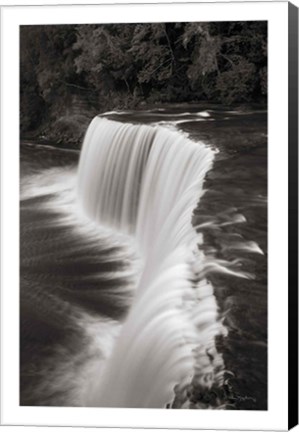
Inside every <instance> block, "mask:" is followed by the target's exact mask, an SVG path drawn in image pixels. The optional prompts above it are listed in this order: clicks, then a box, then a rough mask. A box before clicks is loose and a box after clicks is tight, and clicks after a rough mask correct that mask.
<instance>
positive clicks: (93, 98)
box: [20, 21, 267, 143]
mask: <svg viewBox="0 0 299 432" xmlns="http://www.w3.org/2000/svg"><path fill="white" fill-rule="evenodd" d="M204 101H206V102H207V103H216V104H221V105H225V106H229V107H233V106H236V105H242V106H243V105H248V104H262V105H265V104H266V102H267V22H266V21H242V22H238V21H235V22H232V21H230V22H189V23H153V24H147V23H145V24H105V25H104V24H95V25H93V24H88V25H86V24H85V25H43V26H40V25H35V26H21V27H20V133H21V138H28V137H30V138H38V139H40V140H43V139H46V140H48V141H54V142H56V143H62V142H63V143H78V142H79V141H80V140H81V139H82V136H83V134H84V131H85V129H86V127H87V125H88V123H89V121H90V119H91V118H92V117H93V116H94V115H96V114H97V113H100V112H103V111H108V110H123V109H137V108H143V107H144V106H146V107H152V106H163V104H172V103H176V104H177V103H190V104H191V103H198V102H204Z"/></svg>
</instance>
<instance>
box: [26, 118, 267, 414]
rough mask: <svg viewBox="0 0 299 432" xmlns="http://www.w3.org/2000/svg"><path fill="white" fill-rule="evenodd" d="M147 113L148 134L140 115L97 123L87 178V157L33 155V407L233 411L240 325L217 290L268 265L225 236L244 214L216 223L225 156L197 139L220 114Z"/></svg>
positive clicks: (31, 151) (253, 245)
mask: <svg viewBox="0 0 299 432" xmlns="http://www.w3.org/2000/svg"><path fill="white" fill-rule="evenodd" d="M139 114H140V116H139V121H141V122H142V123H144V124H140V123H138V122H137V123H138V124H135V125H133V124H131V122H129V120H130V119H128V117H131V120H132V118H133V119H134V120H136V115H135V116H134V115H133V116H132V114H131V113H123V114H119V113H109V114H108V115H106V116H104V117H96V118H95V119H94V120H93V121H92V122H91V125H90V126H89V128H88V131H87V133H86V137H85V140H84V144H83V148H82V151H81V156H80V161H79V168H78V169H77V167H76V165H77V158H78V154H77V153H76V151H71V150H69V151H66V150H65V151H61V150H58V149H55V148H53V147H48V148H46V147H43V146H36V145H28V144H27V145H26V144H23V150H22V164H21V166H22V167H23V174H22V181H21V253H22V257H21V277H22V285H21V295H22V302H21V305H22V313H21V319H22V321H21V366H22V369H21V373H22V381H21V389H22V391H21V403H23V404H25V405H30V404H31V405H58V406H59V405H62V406H65V405H66V406H68V405H75V406H103V407H104V406H111V407H113V406H114V407H157V408H163V407H173V408H182V407H185V408H187V407H189V408H207V407H212V408H217V407H225V408H229V407H230V405H231V404H232V400H231V399H233V397H232V396H231V394H230V393H229V392H227V391H224V390H223V389H225V388H226V386H227V380H228V377H229V376H231V375H230V370H231V369H232V368H231V367H230V361H231V357H230V356H229V355H228V356H227V352H228V347H230V335H231V328H230V327H231V326H230V325H229V321H227V317H229V318H230V319H233V318H234V314H231V315H230V314H229V313H228V308H227V304H225V295H223V292H221V290H220V291H219V285H220V284H222V283H223V278H224V279H225V278H229V281H234V282H232V283H231V282H230V286H235V285H238V284H240V281H250V280H251V279H252V277H253V275H254V269H253V268H252V266H250V265H249V266H246V265H245V266H244V265H243V263H244V259H243V256H242V254H243V255H244V253H245V254H250V255H252V254H256V253H258V254H261V253H263V252H262V250H261V247H260V245H259V243H261V242H256V240H259V239H257V238H250V237H248V238H247V239H245V238H244V237H243V236H242V235H241V234H238V233H236V232H234V233H231V232H229V233H227V229H228V230H229V229H230V227H232V226H233V227H235V226H238V225H239V224H240V223H244V222H245V221H246V218H245V216H244V214H242V213H238V212H237V211H233V210H232V207H228V208H226V209H225V210H224V211H223V212H222V213H221V214H222V220H220V221H219V210H218V211H214V213H213V214H211V212H210V208H209V206H210V205H211V204H210V203H211V202H213V199H212V200H210V199H209V194H210V193H211V192H212V193H213V189H212V187H211V188H209V191H208V192H207V193H206V194H204V192H205V191H204V184H205V183H204V181H205V179H207V180H206V182H207V183H206V184H208V185H209V183H211V179H210V178H209V176H208V178H207V173H211V177H212V176H213V173H215V172H214V170H213V168H212V165H213V160H214V165H215V164H216V166H217V164H218V163H220V162H221V158H220V160H219V159H218V158H219V157H218V155H219V154H221V150H220V152H217V151H215V148H216V147H215V145H213V146H211V145H206V144H205V143H203V142H202V141H201V140H200V139H198V137H197V136H192V133H191V134H190V132H189V131H188V130H187V128H188V126H190V125H191V129H192V124H199V125H201V123H200V122H202V121H205V122H206V124H207V123H208V121H209V120H210V117H211V113H209V112H207V111H201V112H196V113H190V112H187V113H177V114H175V113H172V114H168V113H167V112H165V113H163V112H161V111H159V112H152V111H151V112H145V113H144V115H142V113H139ZM226 115H227V114H226ZM105 117H110V118H111V119H112V120H111V119H107V118H105ZM161 117H162V120H161ZM169 117H171V118H170V119H169ZM216 117H217V114H216V115H215V116H212V118H213V119H215V118H216ZM173 118H175V121H174V119H173ZM222 118H223V115H222ZM115 120H121V121H115ZM145 123H149V124H148V125H146V124H145ZM175 124H180V125H184V126H186V132H188V134H189V135H190V136H191V137H192V139H190V138H189V137H188V134H187V133H186V132H185V133H183V132H181V131H179V130H177V129H176V128H175ZM192 130H193V133H194V131H195V135H196V129H194V128H193V129H192ZM202 130H206V129H205V128H202ZM220 136H221V134H220ZM206 141H207V140H206ZM218 147H220V146H218ZM58 153H59V154H60V156H59V157H57V154H58ZM32 155H34V158H32ZM225 163H226V161H225V160H224V161H222V165H223V166H225ZM237 166H238V164H236V167H237ZM216 177H217V170H216ZM212 182H213V178H212ZM216 189H217V188H216ZM214 192H215V191H214ZM205 201H206V202H207V203H208V204H205ZM215 201H216V202H217V203H218V204H219V203H220V202H221V198H220V199H219V196H217V197H216V200H215ZM220 219H221V217H220ZM209 233H213V235H214V236H213V235H210V234H209ZM224 234H226V238H228V237H229V241H227V242H225V241H224V242H222V243H221V239H223V237H224V236H225V235H224ZM211 239H212V240H211ZM215 239H216V241H217V239H218V242H220V243H221V247H220V248H219V247H218V250H217V245H216V246H215ZM213 243H214V244H213ZM224 251H225V252H224ZM233 251H234V252H233ZM236 251H238V252H237V257H235V254H236ZM221 254H222V255H221ZM245 261H246V260H245ZM221 278H222V279H221ZM236 281H238V282H236ZM244 283H245V282H244ZM246 283H250V282H246ZM225 284H226V285H227V283H225ZM241 284H242V285H243V282H242V283H241ZM227 298H228V299H229V298H231V295H228V296H227ZM33 304H35V305H36V306H35V308H33V307H32V305H33ZM261 316H262V318H263V319H264V315H263V314H262V313H261ZM265 331H266V329H265ZM227 335H228V336H227ZM225 341H228V342H225ZM244 344H245V341H244ZM245 345H246V344H245ZM226 356H227V359H226ZM261 363H262V362H261ZM228 365H229V366H228ZM264 379H265V377H264ZM238 383H239V384H240V380H239V381H238ZM241 387H242V386H241ZM261 388H263V385H261ZM237 392H238V393H239V392H240V390H239V388H237ZM248 397H249V399H250V395H249V396H248ZM235 399H236V397H235ZM251 399H252V400H253V398H251ZM237 402H238V401H237ZM258 403H259V404H260V405H261V406H262V403H261V402H260V401H259V402H258Z"/></svg>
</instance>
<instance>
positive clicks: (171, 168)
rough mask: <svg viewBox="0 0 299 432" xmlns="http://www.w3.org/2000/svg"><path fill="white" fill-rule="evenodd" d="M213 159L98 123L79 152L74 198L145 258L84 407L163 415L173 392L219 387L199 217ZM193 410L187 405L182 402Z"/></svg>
mask: <svg viewBox="0 0 299 432" xmlns="http://www.w3.org/2000/svg"><path fill="white" fill-rule="evenodd" d="M213 157H214V153H213V151H212V150H211V149H210V148H208V147H206V146H205V145H204V144H202V143H195V142H193V141H191V140H190V139H188V138H187V137H186V136H185V135H184V134H182V133H179V132H176V131H171V130H168V129H166V128H162V127H160V126H155V127H152V126H144V125H135V126H134V125H131V124H123V123H119V122H115V121H111V120H108V119H106V118H99V117H96V118H94V119H93V121H92V122H91V124H90V126H89V128H88V130H87V133H86V136H85V140H84V144H83V148H82V152H81V157H80V163H79V176H78V177H79V181H78V197H79V202H80V205H81V206H82V208H83V210H84V211H85V213H86V214H87V215H88V216H89V218H91V219H92V220H94V221H97V222H98V223H99V224H100V225H105V226H109V227H111V228H112V229H115V230H117V231H120V232H124V233H127V234H130V235H131V236H132V237H133V238H134V239H135V241H136V244H137V248H138V249H139V251H140V254H141V257H142V259H143V268H142V271H141V275H140V277H139V282H138V284H137V289H136V295H135V297H134V300H133V304H132V306H131V309H130V312H129V314H128V316H127V317H126V320H125V322H124V324H123V327H122V330H121V332H120V336H119V338H118V339H117V341H116V344H115V347H114V350H113V352H112V355H111V358H110V359H109V360H108V362H107V364H106V366H105V370H104V371H101V373H99V376H101V378H99V380H98V381H97V382H94V383H93V388H91V389H90V392H89V397H88V401H87V403H86V404H87V405H89V406H101V407H109V406H110V407H142V408H162V407H165V406H166V405H167V404H169V403H171V402H172V401H173V400H174V397H175V391H174V389H176V393H177V392H181V393H182V394H183V393H184V392H185V394H186V392H187V390H188V388H190V386H192V385H196V386H197V387H200V388H201V389H202V390H204V389H209V388H210V387H211V386H212V385H214V384H215V383H217V382H219V383H220V382H221V380H222V375H223V372H222V371H223V360H222V357H221V355H220V354H219V353H218V352H217V350H216V347H215V337H216V336H218V335H220V334H223V333H224V332H225V330H224V328H223V326H222V324H221V322H220V320H219V318H218V310H217V304H216V300H215V297H214V293H213V287H212V285H211V284H210V283H209V281H208V280H206V279H205V277H204V275H205V273H206V271H205V267H206V265H207V262H206V258H205V255H204V254H203V252H202V251H201V250H200V249H199V247H198V245H199V244H201V243H202V236H201V234H200V233H198V232H196V230H195V229H194V228H193V227H192V214H193V210H194V209H195V207H196V206H197V204H198V201H199V199H200V197H201V196H202V194H203V182H204V177H205V175H206V173H207V171H208V170H209V169H210V168H211V166H212V162H213ZM186 403H187V396H186Z"/></svg>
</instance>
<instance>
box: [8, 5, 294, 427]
mask: <svg viewBox="0 0 299 432" xmlns="http://www.w3.org/2000/svg"><path fill="white" fill-rule="evenodd" d="M287 12H288V4H287V2H275V3H269V2H258V3H249V2H245V3H217V4H216V3H199V4H194V3H192V4H186V3H185V4H179V3H175V4H159V5H158V4H143V5H140V4H131V5H124V4H122V5H101V6H99V5H98V6H92V5H86V6H59V9H58V8H57V7H53V6H43V7H36V6H33V7H28V6H27V7H23V6H21V7H4V8H2V9H1V65H2V81H1V95H2V100H1V102H2V105H1V113H2V115H1V126H2V128H1V142H2V167H1V168H2V169H1V172H2V209H3V210H2V302H1V318H2V325H1V328H2V335H1V336H2V337H1V341H2V347H1V348H2V349H1V352H2V370H1V372H2V376H1V383H2V384H1V390H2V394H1V403H2V423H3V424H5V425H9V424H11V425H47V426H51V425H52V426H55V425H57V426H102V427H137V428H143V427H147V428H182V429H187V428H191V429H199V428H200V429H230V430H241V429H245V430H286V429H287V406H288V405H287V403H288V396H287V381H288V380H287V371H288V365H287V349H288V345H287V300H288V297H287V290H288V241H287V238H288V159H287V158H288V134H287V127H288V97H287V94H288V69H287V65H288V55H287V52H288V49H287V47H288V26H287V19H288V15H287ZM257 19H258V20H267V21H268V23H269V25H268V29H269V123H268V124H269V144H268V146H269V159H268V164H269V170H268V175H269V177H268V179H269V226H268V232H269V282H268V288H269V290H268V292H269V304H268V307H269V309H268V310H269V362H268V366H269V368H268V377H269V387H268V389H269V395H268V411H205V410H188V411H186V410H144V409H104V408H97V409H96V408H44V407H39V408H35V407H34V408H33V407H20V406H19V405H18V392H19V343H18V341H19V338H18V336H19V300H18V296H19V211H18V208H19V123H18V118H19V105H18V100H19V84H18V83H19V81H18V80H19V25H22V24H67V23H100V22H102V23H109V22H155V21H160V22H167V21H168V22H169V21H172V22H175V21H221V20H222V21H224V20H257Z"/></svg>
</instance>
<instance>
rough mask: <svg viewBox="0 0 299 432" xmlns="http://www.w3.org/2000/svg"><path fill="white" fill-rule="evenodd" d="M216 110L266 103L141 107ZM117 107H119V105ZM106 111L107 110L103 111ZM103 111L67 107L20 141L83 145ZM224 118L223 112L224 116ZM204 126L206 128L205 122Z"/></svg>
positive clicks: (148, 107)
mask: <svg viewBox="0 0 299 432" xmlns="http://www.w3.org/2000/svg"><path fill="white" fill-rule="evenodd" d="M135 109H136V107H134V108H132V110H128V111H129V112H132V111H134V110H135ZM209 110H213V112H219V113H220V114H221V113H223V112H225V111H227V112H230V113H234V112H235V113H236V114H237V113H239V114H240V113H244V114H246V113H252V112H254V113H255V112H256V113H258V112H261V111H265V110H266V106H265V104H250V105H249V104H246V105H240V104H238V105H233V106H224V105H220V104H216V103H211V102H209V103H208V102H200V103H198V102H194V103H178V104H169V103H165V104H160V103H159V104H145V103H141V104H140V106H139V107H138V112H139V113H140V112H141V113H142V112H144V113H150V112H152V113H153V116H155V114H159V113H160V114H162V113H163V114H166V115H167V114H168V113H170V114H174V113H176V112H177V113H182V112H190V114H194V113H197V112H202V111H207V112H208V111H209ZM115 111H119V110H118V109H116V110H115ZM103 113H104V112H103ZM101 114H102V113H101V112H97V110H95V109H94V108H90V109H89V110H86V109H83V110H82V111H81V112H80V109H78V107H76V106H75V107H73V109H70V108H69V109H68V110H66V112H65V115H62V116H60V117H57V118H55V117H51V118H48V119H46V120H45V121H44V122H43V123H42V124H41V125H40V126H39V127H38V128H36V129H34V130H31V131H27V132H21V134H20V140H21V142H28V141H29V142H38V143H39V144H45V145H55V146H62V145H63V147H67V148H73V149H80V148H81V145H82V141H83V138H84V134H85V132H86V129H87V127H88V125H89V123H90V121H91V120H92V119H93V117H95V116H96V115H101ZM221 119H223V116H221ZM202 126H203V130H204V129H205V127H204V125H203V124H202Z"/></svg>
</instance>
